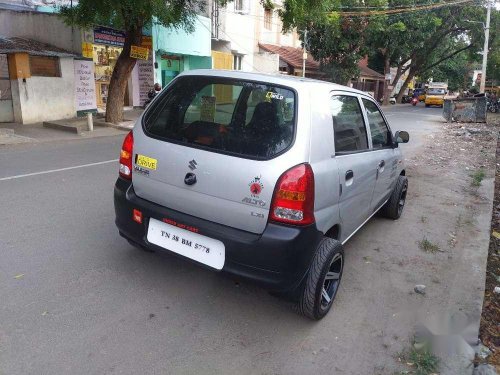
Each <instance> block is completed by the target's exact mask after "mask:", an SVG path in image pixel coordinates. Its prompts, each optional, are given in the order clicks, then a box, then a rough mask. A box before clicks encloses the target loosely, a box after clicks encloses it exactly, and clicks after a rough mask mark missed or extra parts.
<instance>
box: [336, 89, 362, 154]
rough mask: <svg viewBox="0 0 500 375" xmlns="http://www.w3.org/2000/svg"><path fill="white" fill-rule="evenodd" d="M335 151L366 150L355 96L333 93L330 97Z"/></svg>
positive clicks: (358, 106) (359, 111) (360, 113)
mask: <svg viewBox="0 0 500 375" xmlns="http://www.w3.org/2000/svg"><path fill="white" fill-rule="evenodd" d="M330 111H331V114H332V121H333V132H334V138H335V152H336V153H350V152H359V151H363V150H368V138H367V136H366V127H365V122H364V120H363V112H362V111H361V107H360V105H359V101H358V98H357V97H356V96H348V95H334V96H332V97H331V99H330Z"/></svg>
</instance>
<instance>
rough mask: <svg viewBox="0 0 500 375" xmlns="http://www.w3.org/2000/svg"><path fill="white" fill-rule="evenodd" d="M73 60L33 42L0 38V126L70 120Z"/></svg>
mask: <svg viewBox="0 0 500 375" xmlns="http://www.w3.org/2000/svg"><path fill="white" fill-rule="evenodd" d="M75 57H77V55H76V54H73V53H71V52H69V51H66V50H63V49H61V48H58V47H55V46H53V45H50V44H47V43H42V42H39V41H36V40H32V39H27V38H18V37H13V38H5V37H0V122H14V121H15V122H19V123H22V124H30V123H34V122H41V121H51V120H58V119H64V118H71V117H74V116H75V113H76V111H75V92H74V91H75V74H74V58H75Z"/></svg>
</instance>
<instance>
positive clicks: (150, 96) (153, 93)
mask: <svg viewBox="0 0 500 375" xmlns="http://www.w3.org/2000/svg"><path fill="white" fill-rule="evenodd" d="M157 93H158V92H157V91H156V90H155V89H151V90H149V91H148V98H147V99H146V100H145V101H144V109H146V107H147V106H148V104H149V103H151V102H152V101H153V99H154V97H155V96H156V94H157Z"/></svg>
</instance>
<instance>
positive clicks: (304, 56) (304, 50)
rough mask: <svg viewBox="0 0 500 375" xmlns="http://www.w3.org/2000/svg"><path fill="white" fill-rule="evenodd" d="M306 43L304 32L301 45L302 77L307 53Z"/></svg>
mask: <svg viewBox="0 0 500 375" xmlns="http://www.w3.org/2000/svg"><path fill="white" fill-rule="evenodd" d="M306 42H307V30H304V42H303V43H302V46H303V48H302V77H305V76H306V60H307V51H306Z"/></svg>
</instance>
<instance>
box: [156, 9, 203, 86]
mask: <svg viewBox="0 0 500 375" xmlns="http://www.w3.org/2000/svg"><path fill="white" fill-rule="evenodd" d="M210 33H211V30H210V19H209V18H207V17H204V16H201V15H198V16H196V20H195V23H194V30H193V32H192V33H187V32H185V31H184V30H181V29H179V30H177V29H173V28H166V27H163V26H161V25H156V24H153V28H152V32H151V35H152V38H153V49H154V62H155V74H154V76H155V78H154V79H155V82H158V83H160V84H161V85H162V86H165V85H167V84H168V83H169V82H170V81H171V80H172V79H173V78H174V77H175V76H177V75H178V74H179V73H181V72H183V71H185V70H193V69H210V68H212V57H211V48H210Z"/></svg>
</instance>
